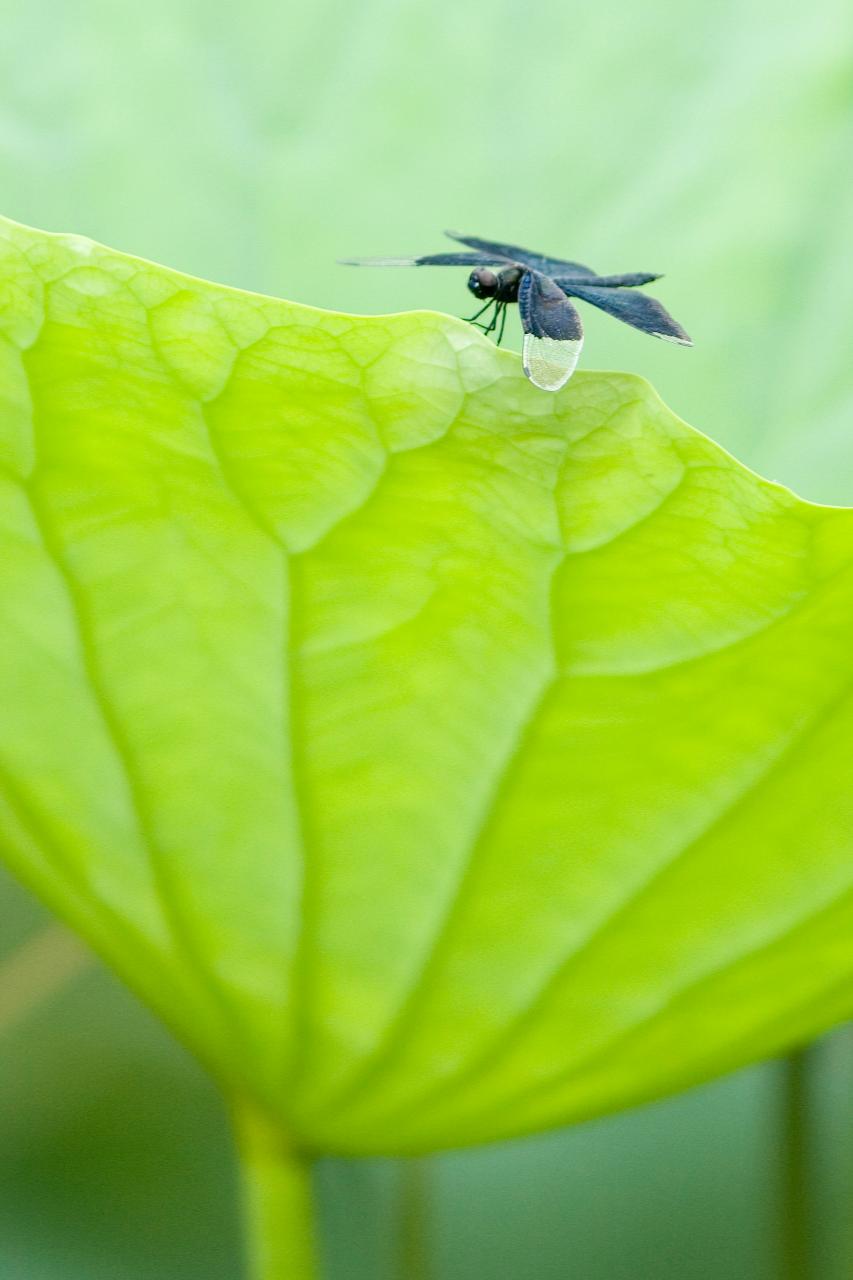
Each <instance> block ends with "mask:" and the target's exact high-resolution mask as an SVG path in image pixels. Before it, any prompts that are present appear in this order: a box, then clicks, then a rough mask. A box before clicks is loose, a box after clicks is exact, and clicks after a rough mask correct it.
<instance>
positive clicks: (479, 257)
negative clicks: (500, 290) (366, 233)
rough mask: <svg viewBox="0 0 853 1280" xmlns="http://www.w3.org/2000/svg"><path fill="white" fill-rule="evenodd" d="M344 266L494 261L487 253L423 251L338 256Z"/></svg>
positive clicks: (462, 264)
mask: <svg viewBox="0 0 853 1280" xmlns="http://www.w3.org/2000/svg"><path fill="white" fill-rule="evenodd" d="M338 262H339V263H340V264H341V266H344V267H488V266H491V265H492V264H493V263H494V262H495V258H494V256H493V255H490V254H487V253H425V254H423V255H422V256H421V257H420V258H339V259H338Z"/></svg>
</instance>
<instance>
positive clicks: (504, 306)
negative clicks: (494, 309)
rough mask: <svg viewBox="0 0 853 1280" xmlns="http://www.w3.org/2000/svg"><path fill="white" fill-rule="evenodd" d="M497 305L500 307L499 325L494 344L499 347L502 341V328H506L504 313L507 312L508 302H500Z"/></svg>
mask: <svg viewBox="0 0 853 1280" xmlns="http://www.w3.org/2000/svg"><path fill="white" fill-rule="evenodd" d="M498 305H499V307H500V312H501V327H500V329H499V331H498V336H497V337H496V338H495V346H498V347H499V346H500V345H501V342H502V341H503V336H504V329H505V328H506V313H507V305H508V304H507V303H506V302H501V303H499V304H498Z"/></svg>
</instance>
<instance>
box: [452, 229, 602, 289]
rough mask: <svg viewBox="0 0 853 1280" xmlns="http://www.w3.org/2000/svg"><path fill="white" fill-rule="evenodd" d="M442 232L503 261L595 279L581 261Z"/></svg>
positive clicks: (593, 274)
mask: <svg viewBox="0 0 853 1280" xmlns="http://www.w3.org/2000/svg"><path fill="white" fill-rule="evenodd" d="M444 234H445V235H446V236H450V239H451V240H458V241H459V243H460V244H467V245H468V247H469V248H471V249H479V250H481V252H484V253H494V254H495V255H497V256H499V257H500V258H501V259H502V260H503V261H506V262H518V263H520V264H521V265H522V266H524V267H530V269H531V270H532V271H539V272H541V273H542V274H543V275H546V276H557V275H563V276H564V275H566V274H570V275H571V276H572V277H573V278H574V279H583V280H587V279H588V280H595V279H596V273H595V272H594V271H592V270H591V269H590V268H589V267H585V266H584V265H583V263H581V262H568V261H566V259H564V258H546V257H545V256H544V254H541V253H534V252H533V250H532V249H522V248H521V246H520V245H517V244H498V243H497V242H496V241H493V240H480V239H479V238H478V237H477V236H463V235H460V233H459V232H458V231H445V233H444ZM490 261H494V259H490Z"/></svg>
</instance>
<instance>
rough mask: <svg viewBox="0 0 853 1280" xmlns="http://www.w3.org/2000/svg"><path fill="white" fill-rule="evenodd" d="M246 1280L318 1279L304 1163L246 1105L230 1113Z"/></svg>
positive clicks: (309, 1189) (272, 1125) (266, 1121)
mask: <svg viewBox="0 0 853 1280" xmlns="http://www.w3.org/2000/svg"><path fill="white" fill-rule="evenodd" d="M234 1131H235V1135H236V1140H237V1151H238V1155H239V1160H240V1169H241V1174H242V1183H243V1220H244V1232H245V1238H246V1253H247V1258H248V1269H247V1276H248V1277H249V1280H319V1277H320V1273H319V1270H318V1261H317V1251H316V1244H315V1232H314V1202H313V1190H312V1177H311V1162H310V1160H309V1159H308V1158H307V1157H306V1156H305V1155H303V1154H302V1153H300V1152H299V1151H296V1150H295V1149H294V1148H293V1147H292V1146H291V1144H290V1143H289V1142H288V1141H287V1139H286V1136H285V1135H284V1134H283V1133H282V1132H281V1130H280V1129H279V1127H278V1126H277V1125H276V1124H275V1123H274V1121H272V1120H271V1119H270V1117H269V1116H267V1115H266V1114H264V1113H263V1112H262V1111H260V1110H259V1109H258V1108H256V1107H255V1106H254V1105H252V1104H251V1103H247V1102H240V1103H239V1104H238V1105H236V1106H235V1108H234Z"/></svg>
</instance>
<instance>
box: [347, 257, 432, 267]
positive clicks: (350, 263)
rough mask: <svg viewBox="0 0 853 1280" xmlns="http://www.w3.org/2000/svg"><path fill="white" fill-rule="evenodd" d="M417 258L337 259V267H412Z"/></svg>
mask: <svg viewBox="0 0 853 1280" xmlns="http://www.w3.org/2000/svg"><path fill="white" fill-rule="evenodd" d="M416 263H417V258H338V266H339V267H414V266H415V265H416Z"/></svg>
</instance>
